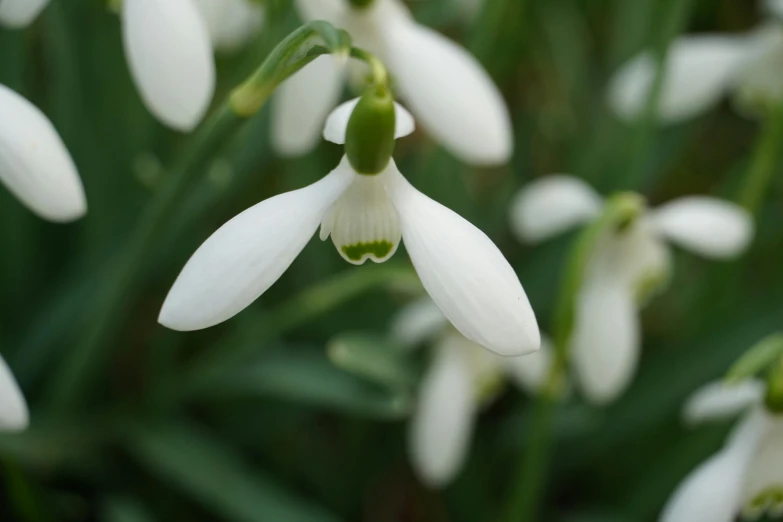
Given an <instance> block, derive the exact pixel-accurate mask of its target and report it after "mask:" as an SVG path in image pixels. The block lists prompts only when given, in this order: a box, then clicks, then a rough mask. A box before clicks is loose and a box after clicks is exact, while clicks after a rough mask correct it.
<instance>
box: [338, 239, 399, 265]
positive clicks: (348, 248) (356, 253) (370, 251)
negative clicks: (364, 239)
mask: <svg viewBox="0 0 783 522" xmlns="http://www.w3.org/2000/svg"><path fill="white" fill-rule="evenodd" d="M392 248H394V245H392V244H391V243H390V242H388V241H372V242H371V243H356V244H354V245H345V246H344V247H342V251H343V254H345V256H346V257H347V258H348V259H350V260H352V261H361V260H362V259H364V257H365V256H368V255H369V256H370V257H374V258H375V259H383V258H384V257H386V256H388V255H389V252H391V251H392Z"/></svg>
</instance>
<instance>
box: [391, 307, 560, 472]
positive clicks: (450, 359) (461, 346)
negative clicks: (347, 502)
mask: <svg viewBox="0 0 783 522" xmlns="http://www.w3.org/2000/svg"><path fill="white" fill-rule="evenodd" d="M391 331H392V337H393V338H395V339H396V340H397V341H398V342H400V344H402V345H403V346H404V347H412V346H416V345H419V344H421V343H422V342H424V341H429V340H434V341H435V346H434V352H435V353H434V357H433V360H432V363H431V365H430V366H429V368H428V370H427V372H426V374H425V376H424V378H423V381H422V383H421V387H420V390H419V404H418V407H417V408H416V412H415V413H414V416H413V419H412V420H411V425H410V435H409V437H410V438H409V443H410V453H411V460H412V462H413V467H414V469H415V471H416V473H417V474H418V476H419V477H420V479H421V480H422V482H424V483H425V484H427V485H428V486H430V487H442V486H445V485H447V484H448V483H449V482H451V481H452V480H453V479H454V478H455V477H456V475H457V474H458V473H459V471H460V469H461V468H462V465H463V463H464V461H465V458H466V457H467V453H468V450H469V446H470V440H471V438H472V433H473V427H474V425H475V421H476V416H477V414H478V412H479V410H480V408H481V406H482V405H484V404H486V403H487V402H489V401H491V400H492V399H494V398H495V397H496V396H497V394H498V392H499V391H500V390H501V389H502V385H503V384H504V381H505V380H506V379H511V380H512V381H513V382H515V383H516V384H517V385H518V386H520V387H522V388H523V389H525V390H528V391H531V392H535V391H536V390H537V389H538V387H539V386H540V384H541V383H542V382H543V380H544V378H545V376H546V373H547V371H548V369H549V366H550V364H551V350H550V349H549V348H548V347H547V346H546V345H542V347H541V350H540V351H538V352H536V353H534V354H531V355H526V356H524V357H499V356H497V355H495V354H493V353H490V352H487V351H486V350H484V349H483V348H482V347H481V346H479V345H477V344H476V343H474V342H472V341H470V340H468V339H466V338H465V337H463V336H462V335H460V334H458V333H457V332H455V331H454V330H453V329H451V328H450V327H449V325H448V321H447V319H446V317H445V316H444V315H443V313H442V312H441V311H440V309H439V308H438V307H437V306H435V303H433V302H432V300H430V299H429V298H422V299H420V300H419V301H416V302H414V303H413V304H411V305H409V306H408V307H406V308H404V309H403V310H402V311H401V312H400V314H399V315H398V316H397V317H396V318H395V320H394V322H393V325H392V329H391Z"/></svg>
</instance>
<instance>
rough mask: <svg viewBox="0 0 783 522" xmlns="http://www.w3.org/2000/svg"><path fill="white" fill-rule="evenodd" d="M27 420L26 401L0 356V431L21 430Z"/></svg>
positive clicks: (25, 425)
mask: <svg viewBox="0 0 783 522" xmlns="http://www.w3.org/2000/svg"><path fill="white" fill-rule="evenodd" d="M28 420H29V414H28V412H27V402H26V401H25V400H24V396H23V395H22V392H21V391H20V390H19V385H18V384H17V383H16V379H14V376H13V374H12V373H11V369H10V368H8V365H7V364H6V363H5V360H4V359H3V358H2V357H0V432H3V431H20V430H23V429H25V428H26V427H27V423H28Z"/></svg>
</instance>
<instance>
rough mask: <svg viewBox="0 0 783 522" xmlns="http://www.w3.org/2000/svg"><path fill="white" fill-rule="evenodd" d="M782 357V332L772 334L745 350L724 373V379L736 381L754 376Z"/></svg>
mask: <svg viewBox="0 0 783 522" xmlns="http://www.w3.org/2000/svg"><path fill="white" fill-rule="evenodd" d="M781 357H783V334H773V335H770V336H769V337H766V338H764V339H762V340H761V341H759V342H758V343H756V345H754V346H753V347H752V348H751V349H750V350H748V351H747V352H745V353H744V354H743V355H742V356H741V357H740V358H739V359H738V360H737V362H735V363H734V365H733V366H732V367H731V368H730V369H729V371H728V373H727V374H726V381H727V382H730V383H736V382H739V381H744V380H745V379H749V378H751V377H755V376H756V375H758V374H759V373H761V372H763V371H764V370H767V369H769V367H770V366H771V365H772V364H774V363H775V362H776V361H778V360H780V358H781Z"/></svg>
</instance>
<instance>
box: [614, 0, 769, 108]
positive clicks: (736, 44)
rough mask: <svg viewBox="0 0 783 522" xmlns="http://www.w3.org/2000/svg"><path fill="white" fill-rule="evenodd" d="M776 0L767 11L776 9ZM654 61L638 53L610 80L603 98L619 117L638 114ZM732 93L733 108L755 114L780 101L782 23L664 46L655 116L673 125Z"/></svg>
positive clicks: (678, 41)
mask: <svg viewBox="0 0 783 522" xmlns="http://www.w3.org/2000/svg"><path fill="white" fill-rule="evenodd" d="M780 5H781V4H780V2H779V1H778V0H776V1H774V2H772V1H770V2H769V7H770V9H780ZM655 69H656V67H655V60H654V59H653V57H652V55H651V54H650V53H644V54H642V55H640V56H637V57H636V58H634V59H632V60H631V61H630V62H628V63H627V64H625V65H624V66H623V67H622V68H621V69H620V71H619V72H618V73H617V74H616V75H615V76H614V77H613V78H612V80H611V82H610V86H609V95H608V101H609V105H610V106H611V107H612V109H613V110H614V111H615V113H617V115H618V116H620V117H621V118H623V119H625V120H634V119H636V118H638V117H639V116H640V115H641V114H642V112H643V111H644V109H645V107H646V105H647V99H648V95H649V93H650V89H651V87H652V85H653V82H654V79H655ZM728 93H734V95H735V100H736V101H737V102H738V107H739V108H740V109H741V110H742V111H743V112H745V113H747V114H755V113H757V112H758V109H759V107H762V108H763V107H766V106H769V105H770V104H778V103H780V101H781V100H783V26H781V25H780V23H779V22H777V23H771V24H769V25H764V26H761V27H759V28H758V29H756V30H754V31H752V32H750V33H748V34H741V35H700V36H686V37H683V38H680V39H679V40H677V41H675V42H674V43H673V44H672V46H671V48H670V49H669V53H668V57H667V60H666V64H665V69H664V80H663V85H662V89H661V93H660V99H659V101H658V111H657V116H658V118H659V119H660V121H661V122H662V123H676V122H679V121H682V120H685V119H688V118H692V117H694V116H697V115H699V114H701V113H703V112H705V111H707V110H709V109H710V108H712V107H713V106H715V105H716V104H717V103H718V102H719V101H720V100H721V99H722V98H723V97H724V96H726V95H727V94H728Z"/></svg>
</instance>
